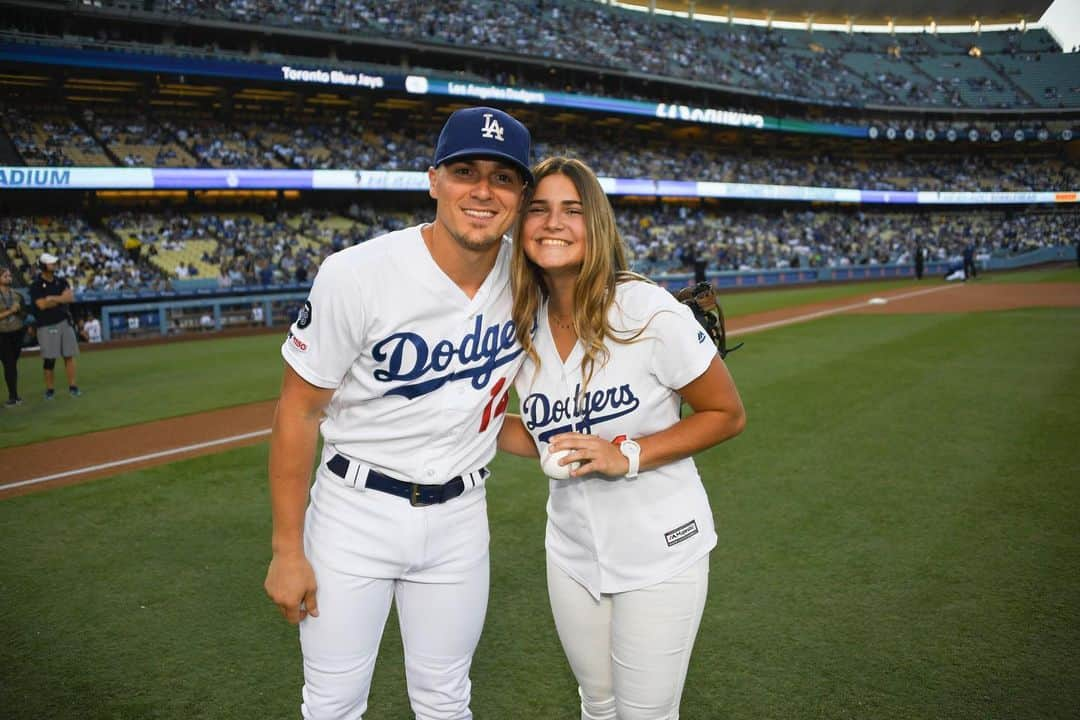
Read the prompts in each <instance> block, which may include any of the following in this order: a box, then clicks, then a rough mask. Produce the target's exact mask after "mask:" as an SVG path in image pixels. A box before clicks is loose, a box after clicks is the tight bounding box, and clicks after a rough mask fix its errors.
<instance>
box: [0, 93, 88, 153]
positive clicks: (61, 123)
mask: <svg viewBox="0 0 1080 720" xmlns="http://www.w3.org/2000/svg"><path fill="white" fill-rule="evenodd" d="M0 127H2V128H3V130H4V132H5V133H6V134H7V136H8V137H9V138H10V139H11V144H12V146H13V147H14V148H15V151H16V152H17V153H18V154H19V156H20V157H21V158H22V159H23V161H24V162H25V163H26V164H27V165H51V166H65V167H66V166H72V165H80V164H89V163H96V164H99V165H101V164H108V162H109V161H108V159H107V158H106V157H105V152H104V150H102V148H101V146H100V145H99V144H98V143H97V141H96V140H95V139H94V138H93V137H91V136H90V135H89V134H87V133H86V131H85V130H83V129H82V127H80V126H79V125H78V124H77V123H76V122H75V121H74V120H72V119H71V118H70V117H67V116H66V115H65V114H64V112H63V110H62V109H60V110H56V109H51V108H49V109H41V108H27V107H25V106H8V107H4V108H2V109H0Z"/></svg>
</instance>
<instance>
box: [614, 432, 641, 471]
mask: <svg viewBox="0 0 1080 720" xmlns="http://www.w3.org/2000/svg"><path fill="white" fill-rule="evenodd" d="M619 452H621V453H622V454H623V455H625V456H626V459H627V460H629V461H630V469H629V470H627V472H626V477H628V478H636V477H637V476H638V468H639V467H640V463H641V446H640V445H638V444H637V443H636V442H634V441H633V440H623V441H622V442H621V443H619Z"/></svg>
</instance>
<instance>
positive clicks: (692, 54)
mask: <svg viewBox="0 0 1080 720" xmlns="http://www.w3.org/2000/svg"><path fill="white" fill-rule="evenodd" d="M155 7H156V9H157V11H159V12H164V13H168V14H174V15H183V16H185V17H187V16H196V17H204V18H211V19H224V20H231V21H236V22H243V23H258V24H265V25H272V26H281V27H297V26H299V27H308V28H316V29H320V30H329V31H332V32H338V33H347V34H350V35H355V34H361V35H372V36H383V37H387V36H388V37H391V38H397V39H405V40H410V41H421V42H433V43H441V44H448V45H457V46H461V45H464V46H472V47H478V48H485V49H490V50H492V51H496V52H502V53H513V54H518V55H523V56H533V57H537V58H545V59H553V60H561V61H567V62H575V63H584V64H588V65H592V66H599V67H607V68H615V69H619V70H626V71H631V72H635V73H645V74H650V75H657V76H662V77H672V78H679V79H688V80H695V81H700V82H707V83H712V84H720V85H729V86H735V87H739V88H741V89H746V90H757V91H763V92H767V93H771V94H779V95H786V96H791V97H800V98H808V99H812V100H815V101H819V102H820V101H822V100H827V101H834V102H838V103H841V104H848V105H862V104H867V103H878V104H880V103H887V102H895V101H897V100H899V99H904V100H905V101H906V102H915V103H918V104H938V105H946V106H960V107H964V106H971V105H975V106H982V107H998V106H1000V101H997V100H994V99H993V98H994V97H996V96H990V97H984V98H981V102H982V103H983V104H982V105H979V102H980V98H979V97H978V96H971V95H968V96H962V95H961V94H959V93H955V92H951V91H950V90H951V86H952V85H953V84H955V83H963V82H968V81H969V79H972V78H977V77H978V76H970V75H968V74H967V73H966V71H965V70H964V69H962V68H957V69H955V70H954V71H953V72H952V73H951V74H950V76H949V77H945V78H942V79H935V78H930V77H928V76H925V74H922V76H921V77H920V74H919V73H918V72H917V71H915V63H914V61H911V62H909V60H908V58H909V57H911V58H925V57H935V56H938V55H942V54H945V55H947V54H956V55H962V54H966V53H968V52H969V50H970V49H971V41H970V39H969V38H968V37H967V36H963V37H960V38H955V39H954V38H952V37H950V36H949V35H947V34H942V35H940V36H938V35H934V36H927V37H926V38H923V37H920V36H918V35H909V34H903V35H885V34H875V35H874V36H870V34H863V33H853V34H847V33H840V32H821V31H818V32H814V33H812V32H808V31H806V30H790V29H785V30H781V29H775V28H772V27H755V26H749V25H741V24H740V25H728V24H726V23H708V22H700V21H699V22H692V21H690V20H688V19H685V18H675V17H667V16H661V15H650V14H645V13H641V12H636V11H632V10H628V9H623V8H617V7H613V6H610V5H607V4H603V3H597V2H581V1H577V2H566V1H563V2H559V1H558V0H504V1H503V2H495V0H447V2H443V3H440V5H439V11H438V13H433V12H432V10H431V5H430V3H423V2H419V0H406V1H405V2H397V3H394V4H393V5H392V6H389V5H387V4H386V3H381V2H375V1H374V0H359V1H357V0H237V1H236V2H230V3H218V2H213V1H212V0H158V1H157V2H156V3H155ZM1032 34H1033V35H1035V34H1038V35H1040V38H1041V40H1040V41H1036V42H1034V43H1028V44H1027V47H1026V48H1025V45H1024V43H1023V42H1022V39H1023V37H1022V35H1023V34H1022V33H1020V32H1019V31H1009V32H1001V33H994V34H993V35H995V39H994V41H993V42H989V37H988V48H987V50H988V51H997V52H1002V53H1010V54H1017V53H1023V52H1025V51H1027V52H1031V49H1032V48H1034V49H1037V50H1038V51H1039V52H1043V53H1045V52H1055V51H1060V48H1058V47H1057V45H1056V44H1055V43H1054V41H1053V40H1052V38H1050V36H1049V35H1048V34H1046V33H1045V32H1043V31H1037V32H1033V33H1032ZM987 35H988V36H989V35H991V34H989V33H988V34H987ZM996 36H1002V37H1001V38H999V37H996ZM1002 38H1003V39H1002ZM792 51H803V52H802V53H800V52H792ZM805 51H809V52H810V53H811V55H813V57H810V56H807V55H806V54H805ZM848 52H861V53H866V52H870V53H877V54H880V55H882V56H885V55H888V56H889V57H891V58H893V59H894V60H895V61H896V62H897V63H898V64H903V65H905V66H906V67H907V68H908V69H909V70H911V71H912V72H910V73H901V75H905V76H906V78H905V79H903V80H898V78H894V77H886V78H881V77H874V76H873V75H866V74H863V73H861V72H859V70H858V69H857V66H856V65H853V64H850V63H847V62H845V54H846V53H848ZM990 54H992V52H991V53H990ZM987 70H989V67H987ZM984 75H985V74H984ZM987 79H988V78H987ZM1015 80H1016V81H1017V83H1018V87H1017V88H1015V89H1016V91H1017V92H1016V93H1015V94H1014V98H1015V100H1016V101H1018V102H1019V103H1021V104H1030V103H1031V100H1030V99H1029V98H1028V97H1026V96H1025V94H1024V93H1023V91H1022V84H1023V78H1015ZM991 82H993V81H991ZM1010 82H1011V81H1010ZM905 86H907V87H905Z"/></svg>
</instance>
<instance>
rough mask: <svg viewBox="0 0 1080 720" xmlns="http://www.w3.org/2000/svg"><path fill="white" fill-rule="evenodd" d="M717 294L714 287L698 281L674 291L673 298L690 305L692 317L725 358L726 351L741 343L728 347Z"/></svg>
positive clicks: (732, 350) (730, 351) (735, 347)
mask: <svg viewBox="0 0 1080 720" xmlns="http://www.w3.org/2000/svg"><path fill="white" fill-rule="evenodd" d="M718 296H719V293H718V292H717V291H716V288H714V287H713V286H712V284H711V283H707V282H700V283H698V284H697V285H693V286H691V287H687V288H683V289H682V290H680V291H679V292H677V293H675V299H676V300H678V301H679V302H681V303H683V304H684V305H688V306H689V307H690V310H692V311H693V313H694V317H695V318H697V321H698V322H699V323H701V327H703V328H705V332H706V333H708V335H709V337H710V338H712V341H713V342H714V343H716V349H717V350H719V351H720V357H721V358H726V357H727V356H728V353H733V352H735V351H736V350H738V349H739V348H741V347H742V346H743V344H742V343H739V344H738V345H736V346H734V347H728V344H727V329H726V328H725V327H724V310H723V308H721V307H720V299H719V297H718Z"/></svg>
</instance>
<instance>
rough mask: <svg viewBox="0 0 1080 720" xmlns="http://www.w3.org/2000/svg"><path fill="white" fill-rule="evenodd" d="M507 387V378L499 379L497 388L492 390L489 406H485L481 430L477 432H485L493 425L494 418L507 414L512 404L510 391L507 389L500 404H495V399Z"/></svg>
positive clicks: (496, 384)
mask: <svg viewBox="0 0 1080 720" xmlns="http://www.w3.org/2000/svg"><path fill="white" fill-rule="evenodd" d="M504 385H506V378H504V377H503V378H499V381H498V382H497V383H495V387H493V388H491V399H490V400H488V402H487V405H485V406H484V416H483V417H482V418H481V419H480V429H479V430H478V431H477V432H484V431H485V430H487V429H488V425H490V424H491V421H492V419H493V418H497V417H499V416H500V415H502V414H503V413H504V412H506V406H507V405H508V404H510V389H509V388H507V390H506V392H504V393H503V394H502V397H501V398H499V402H498V404H495V398H497V397H498V396H499V393H500V392H502V389H503V386H504ZM493 405H494V410H495V411H494V412H492V406H493Z"/></svg>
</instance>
